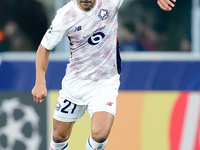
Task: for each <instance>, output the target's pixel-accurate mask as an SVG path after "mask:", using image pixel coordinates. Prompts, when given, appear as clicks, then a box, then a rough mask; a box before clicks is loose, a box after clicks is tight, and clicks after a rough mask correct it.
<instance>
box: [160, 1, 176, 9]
mask: <svg viewBox="0 0 200 150" xmlns="http://www.w3.org/2000/svg"><path fill="white" fill-rule="evenodd" d="M175 2H176V0H158V1H157V3H158V5H159V6H160V8H161V9H163V10H165V11H171V10H172V8H173V7H174V6H175V5H174V3H175Z"/></svg>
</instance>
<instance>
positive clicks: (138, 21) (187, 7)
mask: <svg viewBox="0 0 200 150" xmlns="http://www.w3.org/2000/svg"><path fill="white" fill-rule="evenodd" d="M119 19H120V30H119V37H120V42H121V50H122V51H191V31H190V29H191V1H187V0H182V1H177V2H176V7H175V8H174V9H173V11H171V12H165V11H162V10H161V9H160V8H159V7H158V5H157V4H156V2H155V1H149V0H133V1H125V3H124V5H123V7H122V8H121V10H120V13H119Z"/></svg>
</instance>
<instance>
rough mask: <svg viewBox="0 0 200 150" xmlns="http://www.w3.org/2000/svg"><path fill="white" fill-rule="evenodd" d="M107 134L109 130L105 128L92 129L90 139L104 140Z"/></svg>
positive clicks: (100, 141)
mask: <svg viewBox="0 0 200 150" xmlns="http://www.w3.org/2000/svg"><path fill="white" fill-rule="evenodd" d="M108 135H109V130H106V129H92V139H93V140H94V141H96V142H98V143H102V142H104V141H105V140H106V139H107V138H108Z"/></svg>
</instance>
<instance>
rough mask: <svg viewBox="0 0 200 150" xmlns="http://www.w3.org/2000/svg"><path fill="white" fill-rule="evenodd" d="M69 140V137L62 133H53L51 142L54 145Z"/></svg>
mask: <svg viewBox="0 0 200 150" xmlns="http://www.w3.org/2000/svg"><path fill="white" fill-rule="evenodd" d="M68 139H69V135H66V134H64V133H58V132H55V131H54V133H53V141H54V142H56V143H61V142H65V141H67V140H68Z"/></svg>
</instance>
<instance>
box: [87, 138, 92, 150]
mask: <svg viewBox="0 0 200 150" xmlns="http://www.w3.org/2000/svg"><path fill="white" fill-rule="evenodd" d="M88 144H89V146H90V147H91V148H92V149H93V147H92V145H91V144H90V137H89V138H88Z"/></svg>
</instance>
